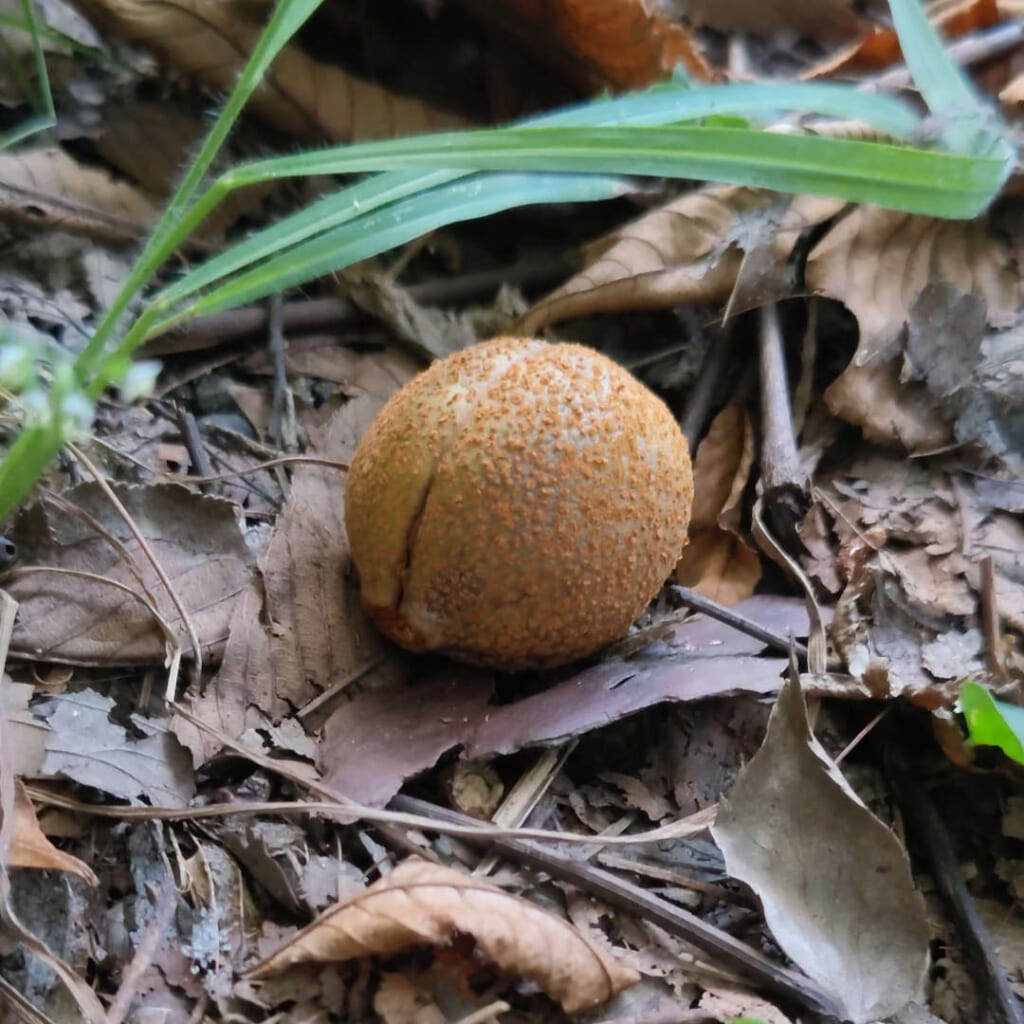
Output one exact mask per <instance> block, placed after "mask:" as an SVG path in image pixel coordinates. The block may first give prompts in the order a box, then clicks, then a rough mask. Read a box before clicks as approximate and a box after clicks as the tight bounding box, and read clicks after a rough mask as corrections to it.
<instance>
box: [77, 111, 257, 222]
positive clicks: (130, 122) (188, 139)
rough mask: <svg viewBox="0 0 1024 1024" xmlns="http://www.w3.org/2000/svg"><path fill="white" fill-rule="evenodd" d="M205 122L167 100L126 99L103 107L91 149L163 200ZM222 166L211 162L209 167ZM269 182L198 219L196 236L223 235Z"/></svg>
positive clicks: (232, 197)
mask: <svg viewBox="0 0 1024 1024" xmlns="http://www.w3.org/2000/svg"><path fill="white" fill-rule="evenodd" d="M206 129H207V125H206V124H205V122H204V121H203V120H202V119H201V118H199V117H196V116H194V115H193V114H191V113H190V112H189V111H188V110H187V109H186V108H185V107H183V106H177V105H175V104H174V103H171V102H169V101H167V100H166V99H165V100H161V101H160V102H157V103H145V102H141V101H140V102H129V103H121V104H117V105H113V104H112V105H108V106H106V107H104V109H103V113H102V122H101V124H100V129H99V132H98V134H97V136H96V138H95V140H94V141H93V144H94V145H95V147H96V152H97V153H99V155H100V156H101V157H103V159H104V160H106V161H107V163H109V164H110V165H111V166H112V167H116V168H117V169H118V170H119V171H120V172H121V173H122V174H123V175H125V176H126V177H128V178H131V179H132V180H133V181H135V182H137V183H138V185H139V186H141V187H142V188H143V189H145V191H146V193H147V194H148V195H149V196H155V197H157V199H158V200H163V199H166V198H167V197H168V196H170V194H171V190H172V189H173V188H174V186H175V185H177V183H178V177H179V175H180V173H181V172H180V168H181V166H182V165H183V164H184V163H185V162H186V161H187V159H188V156H189V154H190V153H191V152H193V150H194V149H195V147H196V146H197V144H198V143H199V142H201V141H202V138H203V136H204V135H205V134H206ZM218 169H222V168H219V167H218V165H217V164H215V166H214V170H215V171H216V170H218ZM275 187H276V185H275V183H274V182H272V181H270V182H262V183H260V184H257V185H252V186H248V187H246V188H244V189H239V190H237V191H235V192H232V193H230V194H229V195H228V196H226V197H225V198H224V200H223V202H221V203H219V204H218V205H217V207H216V208H215V209H214V210H213V211H212V212H211V213H210V215H209V216H208V217H207V218H206V219H205V220H204V221H203V223H202V226H201V227H200V229H199V232H198V234H197V236H196V237H197V239H198V240H200V241H207V240H213V239H217V238H219V237H221V236H223V234H224V232H225V231H227V230H228V228H229V227H231V225H232V224H234V223H235V221H237V220H238V219H239V218H241V217H243V216H245V215H247V214H252V213H253V211H254V210H256V209H258V207H259V205H260V203H261V202H262V200H263V199H264V197H266V196H267V195H268V194H269V193H270V192H271V191H273V189H274V188H275Z"/></svg>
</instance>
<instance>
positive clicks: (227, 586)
mask: <svg viewBox="0 0 1024 1024" xmlns="http://www.w3.org/2000/svg"><path fill="white" fill-rule="evenodd" d="M115 490H116V492H117V495H118V497H119V498H120V500H121V501H122V503H123V504H124V505H125V507H126V508H127V510H128V513H129V515H130V516H131V518H132V519H133V520H134V522H135V524H136V525H137V527H138V528H139V530H140V531H141V533H142V535H143V536H144V537H145V538H146V540H147V541H148V542H149V544H150V546H151V548H152V549H153V550H154V552H155V554H156V556H157V557H158V558H159V559H160V562H161V564H162V566H163V568H164V570H165V572H166V573H167V575H168V577H169V578H170V579H171V581H172V583H173V584H174V586H175V588H176V590H177V592H178V595H179V597H180V598H181V600H182V601H183V602H184V605H185V607H186V608H187V609H188V611H189V613H190V616H191V618H192V621H193V624H194V626H195V629H196V632H197V633H198V635H199V640H200V643H201V644H202V646H203V657H204V660H205V659H207V658H208V659H209V660H210V662H211V663H216V662H217V661H218V660H219V658H220V655H221V652H222V651H223V649H224V642H225V640H226V639H227V632H228V623H229V622H230V620H231V612H232V609H233V608H234V605H235V602H236V601H237V600H238V598H239V596H240V594H241V593H242V592H243V591H244V589H245V587H246V585H247V583H248V580H249V578H250V576H251V571H252V570H251V566H252V556H251V554H250V553H249V550H248V548H247V547H246V544H245V539H244V538H243V536H242V532H241V529H240V528H239V524H238V520H237V518H236V514H235V507H234V505H232V504H231V503H230V502H226V501H223V500H221V499H218V498H213V497H209V496H207V495H202V494H196V493H194V492H193V491H190V490H188V489H186V488H185V487H180V486H178V485H177V484H156V485H152V486H148V487H132V486H126V485H115ZM62 497H63V499H64V501H63V503H61V504H54V503H52V502H49V503H47V505H46V506H44V505H42V504H36V505H34V506H32V507H30V508H29V509H27V510H26V511H25V512H23V513H22V514H21V516H20V517H19V518H18V520H17V521H16V523H15V526H14V530H13V531H12V532H11V536H12V538H15V543H16V544H17V545H18V549H19V551H20V552H21V558H22V562H21V569H20V570H19V569H15V570H12V572H13V573H14V574H15V575H13V577H12V578H11V579H10V581H9V584H8V586H7V589H8V590H9V591H10V593H11V595H12V596H13V597H15V599H16V600H17V601H19V602H20V604H21V608H20V611H19V615H18V622H17V625H16V627H15V630H14V637H13V639H12V642H11V650H12V651H13V652H15V653H17V654H18V655H19V656H20V657H23V658H29V659H31V660H39V661H57V662H65V663H71V664H85V665H109V664H133V665H139V664H150V665H152V664H156V665H158V664H160V663H161V662H163V660H164V657H165V653H166V639H165V635H164V633H163V632H162V631H161V629H160V627H159V626H158V625H157V624H156V622H155V621H154V619H153V616H152V614H151V612H150V611H149V609H148V608H147V606H146V605H145V604H144V603H143V600H142V599H141V598H143V597H145V596H146V595H151V598H152V601H153V602H154V603H155V604H156V607H157V608H158V610H159V611H160V613H161V615H162V616H163V618H164V620H165V621H166V622H167V623H168V624H169V625H170V627H171V629H172V630H173V631H174V633H175V634H176V635H177V637H178V641H179V643H180V644H181V646H182V648H183V650H184V653H185V655H186V656H187V655H188V653H189V644H188V639H187V637H186V635H185V632H184V628H183V626H182V623H181V619H180V616H179V615H178V613H177V611H176V609H175V608H174V605H173V604H172V602H171V600H170V598H169V597H168V595H167V593H166V591H165V589H164V587H163V584H162V583H161V582H160V581H159V579H158V577H157V576H156V573H155V571H154V569H153V567H152V564H151V563H150V561H149V559H148V558H147V557H146V556H145V555H143V554H142V553H141V551H140V548H139V546H138V542H137V541H136V540H135V538H134V537H133V536H132V534H131V532H130V531H129V529H128V527H127V526H126V524H125V523H124V522H123V521H122V519H121V518H120V516H119V515H118V514H117V512H116V510H115V509H114V508H113V506H112V505H111V504H110V502H109V501H108V500H107V498H106V495H105V494H104V493H103V491H102V490H100V488H99V487H98V486H97V485H96V484H94V483H91V482H89V483H85V484H80V485H79V486H77V487H74V488H71V489H70V490H68V491H65V492H64V494H63V496H62ZM32 565H35V566H55V567H59V568H63V569H68V570H73V571H75V572H86V573H92V574H95V575H96V576H100V577H103V578H104V579H107V580H114V581H116V582H118V583H120V584H122V585H123V586H125V587H128V588H130V589H131V590H132V591H133V592H134V593H135V594H136V595H138V596H133V594H130V593H126V592H125V591H124V590H121V589H118V588H116V587H114V586H111V585H109V584H106V583H104V582H101V581H99V580H93V579H85V578H82V577H81V576H75V575H63V574H62V575H58V574H54V573H47V572H31V573H29V572H24V568H25V567H27V566H32Z"/></svg>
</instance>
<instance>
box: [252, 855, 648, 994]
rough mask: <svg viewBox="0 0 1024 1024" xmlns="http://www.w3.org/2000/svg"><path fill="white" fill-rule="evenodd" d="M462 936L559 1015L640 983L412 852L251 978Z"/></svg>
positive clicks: (587, 947)
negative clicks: (535, 989)
mask: <svg viewBox="0 0 1024 1024" xmlns="http://www.w3.org/2000/svg"><path fill="white" fill-rule="evenodd" d="M456 934H463V935H470V936H472V937H473V939H474V940H475V941H476V943H477V945H478V946H479V947H480V948H481V949H482V950H483V951H484V952H485V953H486V954H487V956H488V957H490V959H491V960H492V961H493V962H494V963H495V964H497V965H498V967H500V968H501V969H502V970H503V971H505V972H507V973H508V974H513V975H518V976H521V977H524V978H529V979H530V980H531V981H533V982H535V983H536V984H537V985H539V986H540V987H541V988H542V989H543V990H544V991H545V992H546V993H547V994H548V995H549V996H551V998H552V999H555V1000H557V1001H558V1002H559V1003H561V1004H562V1008H563V1009H564V1010H565V1012H566V1013H579V1012H580V1011H582V1010H586V1009H589V1008H590V1007H593V1006H598V1005H599V1004H601V1003H604V1002H607V1000H609V999H611V998H612V997H613V996H614V995H616V994H617V993H618V992H621V991H622V990H623V989H624V988H627V987H628V986H630V985H634V984H636V982H637V981H639V980H640V975H639V974H637V973H636V972H635V971H633V970H631V969H629V968H627V967H623V966H622V965H621V964H619V963H618V962H617V961H615V960H614V959H612V958H611V957H610V956H609V955H608V954H607V953H605V952H604V951H603V950H601V949H599V948H598V947H597V946H594V945H592V944H591V943H590V942H589V941H588V940H587V939H586V938H585V937H584V936H583V934H582V933H581V932H580V931H579V930H578V929H577V928H576V927H575V926H574V925H572V924H569V923H568V922H567V921H564V920H563V919H562V918H560V917H556V916H555V915H554V914H552V913H550V912H548V911H546V910H542V909H541V908H540V907H537V906H535V905H534V904H532V903H530V902H528V901H527V900H524V899H520V898H519V897H518V896H511V895H509V894H508V893H505V892H502V890H501V889H498V888H496V887H495V886H493V885H490V884H489V883H487V882H482V881H480V880H478V879H476V878H471V877H469V876H468V875H464V874H462V873H461V872H458V871H454V870H452V869H451V868H446V867H443V866H441V865H438V864H430V863H427V862H426V861H421V860H418V859H411V860H407V861H405V862H403V863H402V864H400V865H399V866H398V867H397V868H395V870H394V871H392V872H391V873H390V874H389V875H387V876H385V877H384V878H382V879H381V880H380V881H378V882H375V883H374V884H373V885H371V886H370V887H369V888H368V889H366V890H365V891H364V892H362V893H360V894H359V895H357V896H354V897H353V898H352V899H350V900H347V901H346V902H345V903H341V904H339V905H338V906H336V907H333V908H332V909H331V910H328V911H327V912H326V913H324V914H322V915H321V916H320V917H319V918H317V920H315V921H314V922H313V923H312V924H310V925H308V926H307V927H306V928H304V929H303V930H302V931H301V932H299V933H298V935H296V936H295V937H294V938H293V939H291V940H290V941H289V942H288V943H287V944H286V945H285V946H283V947H282V948H281V949H279V950H278V951H277V952H276V953H274V954H273V955H271V956H269V957H268V958H267V959H266V960H264V961H263V962H262V963H260V964H258V965H257V966H256V967H255V968H254V969H253V970H252V971H251V972H250V977H253V978H265V977H269V976H271V975H274V974H278V973H280V972H281V971H284V970H286V969H287V968H289V967H291V966H292V965H293V964H298V963H305V962H309V961H314V962H319V963H323V962H331V961H338V960H349V959H352V958H354V957H361V956H375V955H387V954H391V953H398V952H401V951H403V950H408V949H411V948H414V947H416V946H422V945H433V946H447V945H448V944H449V943H451V941H452V939H453V938H454V937H455V935H456Z"/></svg>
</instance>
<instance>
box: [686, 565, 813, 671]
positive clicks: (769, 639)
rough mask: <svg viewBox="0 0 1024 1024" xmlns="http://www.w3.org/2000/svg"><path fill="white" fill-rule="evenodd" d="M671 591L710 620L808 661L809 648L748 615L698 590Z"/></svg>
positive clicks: (687, 588)
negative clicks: (793, 653)
mask: <svg viewBox="0 0 1024 1024" xmlns="http://www.w3.org/2000/svg"><path fill="white" fill-rule="evenodd" d="M670 589H671V590H672V593H673V594H676V595H677V596H678V597H680V598H681V599H682V600H683V601H684V602H685V603H686V604H687V605H689V607H690V608H692V609H693V610H694V611H698V612H702V613H703V614H704V615H706V616H707V617H708V618H709V619H717V620H718V621H719V622H724V623H725V624H726V625H727V626H732V628H733V629H736V630H739V632H741V633H746V634H747V636H752V637H753V638H754V639H755V640H760V641H762V642H763V643H766V644H767V645H768V646H769V647H773V648H775V650H777V651H782V652H783V653H784V654H789V652H790V650H793V651H796V653H797V654H798V655H799V656H800V657H801V658H803V659H804V660H805V661H806V659H807V648H806V647H804V645H803V644H800V643H797V642H796V641H795V640H793V639H792V638H791V637H788V636H782V635H781V634H779V633H775V632H773V631H772V630H770V629H767V628H766V627H764V626H762V625H761V624H760V623H759V622H755V621H754V620H753V619H748V618H747V617H746V615H740V614H739V612H737V611H734V610H733V609H732V608H725V607H723V606H722V605H720V604H717V603H716V602H714V601H712V600H711V599H710V598H707V597H703V596H702V595H701V594H698V593H697V591H696V590H691V589H690V588H689V587H681V586H680V585H679V584H678V583H672V584H670Z"/></svg>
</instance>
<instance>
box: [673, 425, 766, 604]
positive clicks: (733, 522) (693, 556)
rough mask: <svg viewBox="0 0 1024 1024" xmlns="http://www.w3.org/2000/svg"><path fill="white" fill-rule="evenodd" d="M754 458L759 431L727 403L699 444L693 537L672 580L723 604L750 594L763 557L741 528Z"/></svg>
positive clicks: (695, 479)
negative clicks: (741, 509) (743, 500)
mask: <svg viewBox="0 0 1024 1024" xmlns="http://www.w3.org/2000/svg"><path fill="white" fill-rule="evenodd" d="M753 462H754V431H753V429H752V428H751V425H750V420H749V419H748V417H747V415H746V413H745V412H744V411H743V410H742V409H741V408H740V407H739V406H736V405H730V406H727V407H726V408H725V409H723V410H722V411H721V412H720V413H719V414H718V415H717V416H716V417H715V419H714V421H713V422H712V424H711V427H710V429H709V430H708V433H707V436H706V437H705V438H704V440H703V441H701V443H700V444H699V445H698V446H697V453H696V456H695V457H694V463H693V480H694V488H693V491H694V502H693V512H692V514H691V517H690V541H689V543H688V544H687V546H686V548H685V549H684V550H683V557H682V558H681V559H680V560H679V562H678V564H677V565H676V568H675V572H674V573H673V579H675V581H676V582H677V583H681V584H683V586H686V587H691V588H692V589H693V590H696V591H697V592H698V593H700V594H703V595H704V596H705V597H708V598H710V599H711V600H713V601H718V602H719V603H720V604H735V603H736V602H737V601H742V600H743V599H744V598H747V597H750V595H751V594H753V592H754V588H755V587H756V586H757V582H758V580H760V578H761V559H760V558H759V557H758V555H757V552H756V551H754V550H753V549H752V548H751V547H749V546H748V545H747V544H746V543H744V541H743V539H742V538H741V537H740V536H739V534H738V533H737V532H736V526H737V524H738V519H739V504H740V499H741V498H742V496H743V490H744V488H745V487H746V486H747V481H748V480H749V478H750V468H751V466H752V465H753Z"/></svg>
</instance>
